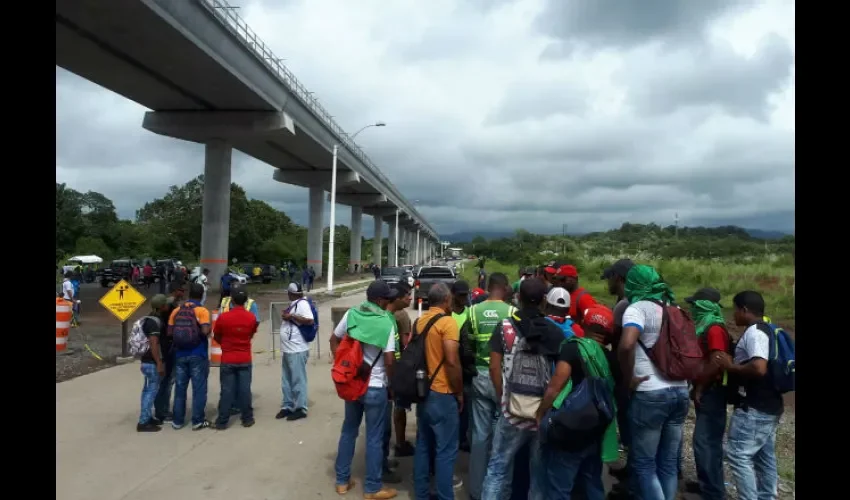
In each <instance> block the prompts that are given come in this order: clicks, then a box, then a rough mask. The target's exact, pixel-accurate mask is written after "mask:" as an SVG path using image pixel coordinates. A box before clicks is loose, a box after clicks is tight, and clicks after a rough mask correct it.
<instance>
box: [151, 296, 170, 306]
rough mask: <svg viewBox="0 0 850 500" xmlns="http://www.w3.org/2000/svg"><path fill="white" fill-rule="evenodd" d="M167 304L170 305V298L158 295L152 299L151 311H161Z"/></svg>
mask: <svg viewBox="0 0 850 500" xmlns="http://www.w3.org/2000/svg"><path fill="white" fill-rule="evenodd" d="M165 304H168V297H166V296H165V295H163V294H161V293H158V294H156V295H154V296H153V297H151V309H159V308H160V307H162V306H164V305H165Z"/></svg>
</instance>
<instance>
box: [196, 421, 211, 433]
mask: <svg viewBox="0 0 850 500" xmlns="http://www.w3.org/2000/svg"><path fill="white" fill-rule="evenodd" d="M211 426H212V424H210V421H209V420H204V421H203V422H201V423H200V424H192V430H193V431H199V430H201V429H209V428H210V427H211Z"/></svg>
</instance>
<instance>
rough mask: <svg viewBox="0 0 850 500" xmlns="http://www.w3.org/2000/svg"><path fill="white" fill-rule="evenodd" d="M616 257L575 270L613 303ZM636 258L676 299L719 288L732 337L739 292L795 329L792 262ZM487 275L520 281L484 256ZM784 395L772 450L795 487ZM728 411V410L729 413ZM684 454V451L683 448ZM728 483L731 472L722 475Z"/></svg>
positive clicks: (471, 271)
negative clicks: (609, 277)
mask: <svg viewBox="0 0 850 500" xmlns="http://www.w3.org/2000/svg"><path fill="white" fill-rule="evenodd" d="M617 258H618V257H611V258H609V259H587V260H583V261H581V263H579V264H578V265H577V266H576V267H577V268H578V272H579V284H580V285H581V286H583V287H584V288H585V289H586V290H587V291H588V292H590V293H591V294H592V295H593V296H594V297H595V298H596V300H598V301H600V302H603V303H606V304H609V305H611V304H612V303H613V302H614V300H615V299H614V297H612V296H610V295H609V294H608V285H607V282H606V281H605V280H602V279H600V276H601V275H602V271H603V269H605V267H607V266H609V265H611V264H612V263H613V262H614V261H616V260H617ZM634 260H635V262H637V263H640V264H649V265H652V266H655V268H656V269H658V271H659V273H660V274H661V275H662V276H663V277H664V278H665V279H666V280H667V283H668V284H669V285H670V286H672V287H673V291H674V292H675V294H676V297H677V300H679V301H682V299H684V298H685V297H687V296H688V295H690V294H692V293H693V292H695V291H696V290H697V289H699V288H701V287H706V286H710V287H713V288H716V289H717V290H719V291H720V293H721V295H722V297H723V299H722V300H721V303H723V305H724V306H725V308H724V313H725V314H726V317H727V323H729V326H730V331H731V332H732V334H733V336H737V335H739V334H740V333H741V330H740V329H739V328H736V327H734V326H733V325H731V323H732V312H733V311H732V304H731V302H732V297H733V296H734V295H735V294H736V293H737V292H740V291H743V290H755V291H758V292H760V293H761V294H762V295H763V296H764V299H765V303H766V305H767V314H768V315H769V316H770V317H771V319H772V320H773V321H774V322H775V323H777V324H779V325H780V326H782V327H783V328H785V329H786V330H788V331H789V333H791V334H792V335H793V334H794V329H795V326H796V325H795V317H794V314H795V309H794V278H795V274H794V266H793V263H791V262H790V261H788V260H787V259H782V258H768V259H764V260H761V261H752V262H740V261H736V262H724V261H722V260H692V259H665V260H660V259H651V258H644V259H640V258H635V259H634ZM485 270H486V271H487V274H488V275H489V274H492V273H494V272H502V273H505V274H506V275H507V276H508V278H509V279H510V280H511V282H513V281H515V280H516V279H518V271H519V266H518V265H514V264H510V265H509V264H503V263H500V262H496V261H492V260H489V259H488V260H487V262H486V266H485ZM461 276H462V277H463V279H465V280H466V281H468V282H469V283H470V286H472V287H474V286H475V283H476V282H477V280H478V268H477V267H476V266H475V262H467V263H466V264H465V267H464V269H463V270H462V272H461ZM787 396H790V397H786V402H787V408H786V412H785V414H784V415H783V417H782V420H781V422H780V425H779V428H778V430H777V437H776V454H777V460H778V468H779V476H780V480H781V482H782V483H783V484H785V486H787V487H790V488H791V489H792V490H793V483H794V479H795V473H794V471H795V466H796V461H795V454H796V453H795V448H796V446H795V441H796V432H795V420H796V418H795V414H794V398H793V393H790V394H789V395H787ZM729 414H730V415H731V410H730V412H729ZM693 415H694V414H693V409H691V417H690V418H689V422H686V425H685V429H686V430H685V432H686V436H685V439H686V449H689V448H690V445H689V443H690V440H691V436H692V432H693ZM686 453H687V452H686ZM726 477H727V481H731V480H732V479H731V475H730V474H729V473H728V471H727V474H726ZM789 485H790V486H789ZM790 497H791V496H790V495H789V494H787V493H786V492H780V498H790Z"/></svg>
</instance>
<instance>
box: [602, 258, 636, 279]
mask: <svg viewBox="0 0 850 500" xmlns="http://www.w3.org/2000/svg"><path fill="white" fill-rule="evenodd" d="M634 265H635V263H634V262H632V259H620V260H618V261H617V262H615V263H613V264H612V265H610V266H608V267H606V268H605V270H604V271H602V276H601V277H600V279H603V280H607V279H611V278H612V277H613V276H619V277H620V278H625V277H626V275H627V274H629V270H630V269H631V268H632V267H634Z"/></svg>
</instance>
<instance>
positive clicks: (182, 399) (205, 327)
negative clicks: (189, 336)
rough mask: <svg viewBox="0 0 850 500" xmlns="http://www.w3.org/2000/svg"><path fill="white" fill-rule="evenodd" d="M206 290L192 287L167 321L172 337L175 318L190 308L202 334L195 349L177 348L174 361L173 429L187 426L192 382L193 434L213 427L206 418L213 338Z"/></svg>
mask: <svg viewBox="0 0 850 500" xmlns="http://www.w3.org/2000/svg"><path fill="white" fill-rule="evenodd" d="M205 293H206V289H205V288H204V285H202V284H200V283H192V285H191V286H190V287H189V300H187V301H186V302H185V303H184V304H181V305H180V307H178V308H177V309H175V310H174V312H172V313H171V317H170V318H169V319H168V332H169V336H171V337H173V336H174V335H173V330H174V326H175V318H176V317H177V315H178V314H180V311H181V310H182V309H183V308H190V309H191V310H192V312H193V313H194V317H195V321H197V323H198V327H199V328H200V332H201V341H200V342H199V343H198V344H197V345H196V346H194V347H185V348H178V349H176V350H175V352H174V357H175V378H176V382H175V388H174V417H173V420H172V422H171V427H173V428H174V429H180V428H182V427H183V426H184V425H185V423H186V396H187V393H188V391H189V381H190V380H191V382H192V430H193V431H199V430H201V429H206V428H208V427H209V426H210V422H209V421H208V420H207V419H206V418H205V415H204V409H205V408H206V406H207V376H209V372H210V360H209V354H208V340H207V338H208V337H209V335H210V323H211V318H210V311H209V309H207V308H205V307H203V306H202V305H201V301H202V300H203V297H204V294H205Z"/></svg>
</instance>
